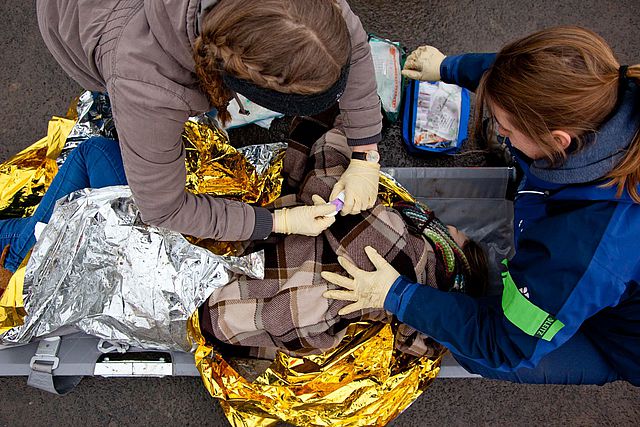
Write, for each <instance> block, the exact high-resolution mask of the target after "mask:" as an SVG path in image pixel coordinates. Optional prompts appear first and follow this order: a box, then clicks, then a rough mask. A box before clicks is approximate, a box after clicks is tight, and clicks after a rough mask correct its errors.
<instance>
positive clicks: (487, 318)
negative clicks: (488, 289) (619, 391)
mask: <svg viewBox="0 0 640 427" xmlns="http://www.w3.org/2000/svg"><path fill="white" fill-rule="evenodd" d="M404 74H405V75H406V76H408V77H410V78H414V79H420V80H442V81H445V82H449V83H455V84H458V85H460V86H464V87H467V88H469V89H471V90H476V99H477V108H476V110H477V112H476V114H477V117H476V123H480V122H481V121H482V118H483V114H484V112H487V113H488V114H489V115H490V116H491V117H492V118H493V119H494V123H495V127H496V131H497V132H498V133H499V134H500V135H502V136H504V137H506V138H507V142H508V144H509V146H510V148H511V151H512V154H513V155H514V157H515V158H516V160H517V161H518V163H519V164H520V166H521V167H522V169H523V171H524V178H523V182H522V183H521V186H520V189H519V192H518V195H517V197H516V200H515V215H514V216H515V224H514V229H515V242H514V243H515V247H516V254H515V256H514V257H513V258H512V259H511V260H509V261H508V263H507V261H506V260H505V262H504V267H505V268H504V272H503V275H502V278H503V285H504V289H503V293H502V296H501V297H485V298H480V299H474V298H471V297H469V296H465V295H461V294H455V293H445V292H441V291H438V290H437V289H433V288H430V287H428V286H421V285H418V284H416V283H411V282H410V281H409V280H407V279H406V278H404V277H402V276H400V275H399V274H398V273H397V272H396V271H395V270H394V269H393V268H392V267H391V266H390V265H388V264H387V263H386V262H385V261H384V260H383V259H382V258H381V257H379V255H378V254H377V253H375V251H373V250H368V251H367V253H368V254H369V256H370V258H371V259H372V262H373V263H374V265H375V266H376V270H374V271H372V272H367V271H363V270H360V269H359V268H357V267H355V266H354V265H353V264H351V263H350V262H349V261H348V260H345V259H343V260H341V262H342V264H343V266H344V267H345V269H346V270H347V272H348V273H349V274H350V275H351V276H352V277H353V278H347V277H343V276H340V275H337V274H335V273H329V272H324V273H322V275H323V277H324V278H325V279H327V280H328V281H330V282H332V283H334V284H336V285H339V286H341V287H343V288H346V290H334V291H328V292H327V293H326V294H325V296H326V297H328V298H337V299H345V300H351V301H354V304H352V305H350V306H347V307H345V309H344V312H349V311H352V310H358V309H366V308H384V309H386V310H388V311H390V312H392V313H394V314H395V315H396V316H397V317H398V319H399V320H400V321H402V322H404V323H407V324H409V325H411V326H413V327H414V328H416V329H418V330H420V331H422V332H424V333H426V334H428V335H430V336H432V337H433V338H434V339H436V340H437V341H439V342H440V343H442V344H444V345H446V346H447V347H448V348H449V349H450V350H451V352H452V353H453V355H454V356H455V358H456V359H457V360H458V361H459V362H460V364H461V365H462V366H464V367H465V368H467V369H468V370H469V371H471V372H474V373H478V374H480V375H482V376H484V377H487V378H496V379H505V380H510V381H516V382H527V383H560V384H603V383H606V382H610V381H615V380H618V379H623V380H627V381H629V382H631V383H632V384H634V385H640V193H639V189H640V132H639V129H640V65H634V66H621V65H620V64H619V63H618V61H617V60H616V59H615V56H614V55H613V52H612V51H611V49H610V47H609V46H608V45H607V44H606V42H605V41H604V40H603V39H602V38H601V37H599V36H598V35H596V34H595V33H593V32H591V31H588V30H585V29H582V28H577V27H558V28H551V29H546V30H542V31H540V32H537V33H535V34H532V35H530V36H528V37H525V38H523V39H521V40H518V41H516V42H513V43H511V44H509V45H507V46H506V47H504V48H503V49H502V50H501V51H500V52H499V53H498V54H497V55H496V54H466V55H458V56H450V57H445V56H444V55H443V54H442V53H440V52H439V51H438V50H437V49H435V48H433V47H430V46H424V47H421V48H419V49H417V50H416V51H415V52H414V53H412V55H411V56H410V57H409V58H408V60H407V64H406V65H405V71H404ZM341 314H342V313H341Z"/></svg>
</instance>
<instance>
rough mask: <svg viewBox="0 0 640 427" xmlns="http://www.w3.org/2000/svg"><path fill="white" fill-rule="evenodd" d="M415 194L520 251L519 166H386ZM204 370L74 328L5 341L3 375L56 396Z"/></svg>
mask: <svg viewBox="0 0 640 427" xmlns="http://www.w3.org/2000/svg"><path fill="white" fill-rule="evenodd" d="M383 171H384V172H386V173H388V174H389V175H391V176H393V177H394V178H396V179H397V180H398V181H399V182H400V183H401V184H402V185H403V186H405V188H406V189H407V190H409V192H410V193H411V194H413V195H414V196H415V197H417V198H418V199H419V200H421V201H423V202H425V203H427V204H428V205H429V206H430V207H432V208H433V209H434V211H435V212H436V214H437V215H438V217H439V218H440V219H441V220H442V221H443V222H445V223H446V224H452V225H455V226H456V227H458V228H459V229H460V230H461V231H463V232H465V233H466V234H468V235H469V236H470V237H471V238H473V239H475V240H477V241H479V242H480V243H481V244H483V246H484V247H485V249H486V250H487V255H488V258H489V259H490V260H491V264H493V265H496V266H497V265H498V264H499V263H500V261H502V259H504V258H509V257H510V256H511V255H512V253H513V244H512V236H513V226H512V223H513V203H512V201H511V197H510V194H511V193H512V192H513V191H512V189H513V187H514V185H515V170H514V169H513V168H506V167H505V168H416V167H412V168H386V169H384V170H383ZM490 275H491V285H490V289H489V293H491V294H499V293H500V292H501V287H502V284H501V280H500V275H499V272H498V271H497V269H496V268H490ZM96 375H97V376H103V377H164V376H170V375H174V376H199V372H198V370H197V369H196V367H195V365H194V359H193V355H192V354H190V353H186V352H161V351H145V350H142V349H136V348H121V347H119V346H117V345H115V346H114V345H113V344H111V343H107V342H104V341H101V340H100V339H98V338H96V337H93V336H90V335H86V334H83V333H78V332H77V331H74V330H72V329H65V330H58V331H56V333H55V335H53V336H48V337H45V338H43V339H40V340H39V341H37V342H32V343H29V344H26V345H21V346H6V345H0V376H25V377H28V379H27V381H28V384H29V385H31V386H34V387H37V388H40V389H42V390H45V391H49V392H52V393H56V394H65V393H68V392H69V391H71V390H72V389H73V388H74V387H75V386H76V385H77V384H78V383H79V382H80V380H81V379H82V377H84V376H96ZM439 376H440V377H444V378H464V377H472V376H474V375H472V374H470V373H468V372H467V371H466V370H464V369H463V368H462V367H461V366H460V365H458V364H457V363H456V361H455V359H453V358H452V357H450V356H448V357H446V358H445V359H444V362H443V364H442V368H441V371H440V375H439Z"/></svg>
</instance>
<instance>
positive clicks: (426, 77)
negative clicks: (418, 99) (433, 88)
mask: <svg viewBox="0 0 640 427" xmlns="http://www.w3.org/2000/svg"><path fill="white" fill-rule="evenodd" d="M444 58H446V56H445V55H444V54H443V53H442V52H440V51H439V50H438V49H436V48H435V47H433V46H420V47H419V48H417V49H416V50H414V51H413V52H411V54H410V55H409V56H408V57H407V60H406V61H405V63H404V67H403V69H402V75H403V76H405V77H408V78H410V79H413V80H422V81H429V82H436V81H438V80H440V78H441V77H440V65H441V64H442V61H444Z"/></svg>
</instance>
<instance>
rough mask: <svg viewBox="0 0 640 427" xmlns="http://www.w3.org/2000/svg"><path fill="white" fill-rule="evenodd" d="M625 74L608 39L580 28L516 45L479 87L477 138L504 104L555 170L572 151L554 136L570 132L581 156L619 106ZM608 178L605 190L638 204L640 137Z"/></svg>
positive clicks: (634, 70)
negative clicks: (493, 112)
mask: <svg viewBox="0 0 640 427" xmlns="http://www.w3.org/2000/svg"><path fill="white" fill-rule="evenodd" d="M619 68H620V64H619V63H618V61H617V59H616V58H615V56H614V54H613V51H612V50H611V48H610V47H609V45H608V44H607V43H606V42H605V41H604V39H603V38H602V37H600V36H599V35H597V34H596V33H594V32H592V31H589V30H587V29H584V28H580V27H573V26H564V27H555V28H548V29H545V30H542V31H538V32H536V33H534V34H531V35H529V36H527V37H524V38H523V39H521V40H517V41H515V42H513V43H510V44H508V45H507V46H505V47H504V48H503V49H501V50H500V52H499V53H498V55H497V57H496V60H495V62H494V64H493V66H492V67H491V68H490V69H489V70H488V71H487V72H486V73H485V74H484V76H483V77H482V79H481V81H480V85H479V86H478V90H477V92H476V130H475V136H476V138H479V137H480V136H481V132H482V129H481V123H482V118H483V116H484V111H485V110H488V111H489V113H491V107H492V105H496V106H500V108H502V109H503V110H504V111H507V112H508V113H509V121H510V123H511V124H512V125H513V126H514V127H515V128H517V129H518V130H519V131H520V132H522V133H523V134H524V135H526V136H527V137H528V138H530V139H531V140H533V141H536V142H537V144H538V147H539V148H540V149H541V150H542V152H543V153H544V154H545V156H546V158H547V160H548V161H549V162H550V164H551V165H554V166H557V165H559V164H561V163H562V162H563V161H564V159H565V158H566V153H565V151H564V150H563V149H561V148H560V145H559V144H557V142H556V141H555V140H554V136H553V135H552V133H551V132H552V131H554V130H563V131H566V132H568V133H569V134H570V135H571V136H572V137H573V140H574V141H575V144H576V146H575V149H576V150H580V149H581V148H582V147H583V146H584V143H585V142H584V139H583V137H584V136H585V135H586V134H588V133H592V132H596V131H597V129H599V128H600V126H602V125H603V124H604V122H605V121H606V120H607V118H608V117H609V116H610V114H611V113H612V112H613V110H614V108H615V107H616V105H617V101H618V88H619V85H620V77H619V72H618V69H619ZM627 78H635V79H639V78H640V66H638V65H636V66H633V67H630V68H629V69H628V71H627ZM637 81H638V83H640V80H637ZM594 143H596V144H597V143H598V142H597V140H596V141H595V142H594ZM607 178H610V179H611V181H610V182H609V183H608V184H607V185H611V186H613V185H617V186H618V194H619V195H621V194H622V192H623V191H624V189H625V188H626V189H627V191H629V194H630V195H631V196H632V197H633V200H634V201H636V202H638V203H640V194H638V189H637V186H638V184H640V136H639V135H638V133H636V135H635V137H634V139H633V141H632V142H631V145H630V146H629V148H628V150H627V153H626V155H625V157H624V158H623V160H622V161H621V163H620V164H619V165H618V166H617V167H616V168H615V169H614V170H613V171H611V173H610V174H609V175H608V176H607Z"/></svg>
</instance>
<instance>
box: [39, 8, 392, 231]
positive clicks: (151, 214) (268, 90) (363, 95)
mask: <svg viewBox="0 0 640 427" xmlns="http://www.w3.org/2000/svg"><path fill="white" fill-rule="evenodd" d="M37 12H38V22H39V26H40V31H41V32H42V35H43V38H44V41H45V43H46V45H47V47H48V48H49V50H50V51H51V53H52V54H53V55H54V57H55V58H56V60H57V61H58V62H59V63H60V65H61V66H62V67H63V69H64V70H65V71H66V72H67V73H68V74H69V75H70V76H71V77H72V78H74V79H75V80H76V81H77V82H78V83H79V84H80V85H81V86H83V87H84V88H86V89H89V90H94V91H102V92H108V94H109V96H110V99H111V104H112V108H113V115H114V118H115V123H116V128H117V132H118V138H119V146H120V150H121V152H122V159H123V162H124V169H125V172H126V178H127V181H128V184H129V186H130V187H131V190H132V192H133V195H134V197H135V200H136V203H137V204H138V206H139V208H140V212H141V214H142V217H143V219H144V220H145V221H146V222H147V223H149V224H152V225H157V226H162V227H166V228H169V229H172V230H174V231H178V232H181V233H185V234H190V235H193V236H197V237H203V238H213V239H217V240H229V241H242V240H255V239H262V238H265V237H267V236H268V235H269V234H270V233H271V232H272V231H275V232H281V233H290V234H307V235H317V234H319V233H320V232H321V231H322V230H324V229H325V228H326V227H328V226H329V225H330V224H331V223H332V222H333V218H331V217H328V218H327V217H325V216H324V214H326V210H327V206H326V205H324V204H321V205H318V206H302V207H298V208H293V209H288V210H277V211H275V212H274V213H273V214H272V213H271V212H269V211H267V210H266V209H264V208H261V207H253V206H249V205H247V204H244V203H240V202H235V201H230V200H225V199H220V198H214V197H211V196H207V195H194V194H190V193H188V192H186V191H185V188H184V185H185V174H186V171H185V165H184V149H183V146H182V142H181V138H180V134H181V131H182V127H183V123H184V122H185V121H186V120H187V118H188V117H189V116H191V115H195V114H199V113H202V112H206V111H210V110H211V109H212V107H213V108H216V109H217V112H218V117H219V119H220V120H221V121H222V122H225V121H227V120H228V119H229V113H228V112H227V109H226V107H227V104H228V102H229V101H230V100H231V99H232V98H233V96H234V95H235V92H239V93H242V94H243V95H245V96H246V97H247V98H249V99H250V100H252V101H254V102H256V103H258V104H260V105H263V106H265V107H267V108H270V109H273V110H276V111H280V112H283V113H285V114H291V115H300V116H302V115H311V114H315V113H318V112H320V111H322V110H324V109H326V108H328V107H329V106H331V105H332V104H333V103H335V102H336V100H339V106H340V110H341V115H342V120H343V122H344V123H345V127H346V129H345V131H346V134H347V137H348V140H349V144H350V146H351V147H352V150H353V152H354V155H353V159H352V160H351V163H350V166H349V168H348V169H347V170H346V172H345V173H344V174H343V175H342V177H341V179H340V180H339V182H338V183H337V184H336V187H334V191H333V192H332V194H331V195H332V197H335V196H336V195H337V194H338V193H339V192H341V191H344V192H345V208H344V209H343V211H344V212H346V213H357V212H359V211H360V210H364V209H367V208H369V207H371V206H372V205H373V202H374V201H375V195H376V193H377V180H378V178H377V177H378V169H379V165H378V163H377V161H378V159H379V156H378V155H377V143H378V142H379V141H380V139H381V136H380V131H381V120H382V119H381V114H380V102H379V99H378V96H377V94H376V82H375V76H374V72H373V61H372V59H371V54H370V50H369V46H368V43H367V35H366V33H365V32H364V30H363V28H362V25H361V23H360V20H359V19H358V18H357V17H356V16H355V15H354V14H353V12H352V11H351V9H350V8H349V5H348V4H347V2H346V1H345V0H319V1H308V0H242V1H241V0H220V1H215V0H103V1H100V2H92V1H84V0H57V1H52V0H38V1H37Z"/></svg>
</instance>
